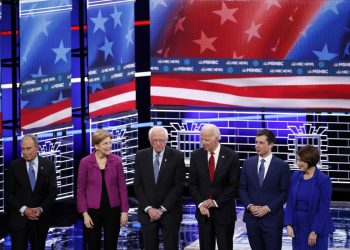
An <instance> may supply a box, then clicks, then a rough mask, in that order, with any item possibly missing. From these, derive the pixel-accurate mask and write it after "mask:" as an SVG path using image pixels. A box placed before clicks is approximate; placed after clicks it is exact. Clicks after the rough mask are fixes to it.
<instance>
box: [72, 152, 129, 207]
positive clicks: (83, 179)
mask: <svg viewBox="0 0 350 250" xmlns="http://www.w3.org/2000/svg"><path fill="white" fill-rule="evenodd" d="M105 180H106V188H107V193H108V198H109V203H110V205H111V207H112V208H113V207H117V206H120V209H121V212H128V210H129V204H128V191H127V187H126V183H125V177H124V172H123V165H122V161H121V158H120V157H119V156H117V155H114V154H109V155H108V156H107V163H106V168H105ZM101 193H102V173H101V170H100V168H99V166H98V164H97V160H96V157H95V152H93V153H91V154H90V155H88V156H86V157H84V158H83V159H81V161H80V164H79V172H78V187H77V205H78V212H79V213H84V212H87V210H88V208H93V209H99V208H100V202H101Z"/></svg>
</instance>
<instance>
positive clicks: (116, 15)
mask: <svg viewBox="0 0 350 250" xmlns="http://www.w3.org/2000/svg"><path fill="white" fill-rule="evenodd" d="M122 13H123V12H121V11H118V10H117V6H116V5H114V12H113V13H112V14H111V17H112V18H113V20H114V28H115V27H117V25H119V26H120V27H122V23H121V21H120V17H121V16H122Z"/></svg>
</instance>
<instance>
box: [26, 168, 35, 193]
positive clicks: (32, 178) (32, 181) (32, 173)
mask: <svg viewBox="0 0 350 250" xmlns="http://www.w3.org/2000/svg"><path fill="white" fill-rule="evenodd" d="M33 165H34V162H33V161H31V162H29V168H28V176H29V181H30V186H31V187H32V191H34V187H35V171H34V167H33Z"/></svg>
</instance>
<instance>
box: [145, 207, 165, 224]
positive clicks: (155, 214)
mask: <svg viewBox="0 0 350 250" xmlns="http://www.w3.org/2000/svg"><path fill="white" fill-rule="evenodd" d="M147 213H148V215H149V217H150V220H151V221H156V220H159V219H160V217H162V215H163V211H162V210H161V209H160V208H154V207H151V208H149V209H148V210H147Z"/></svg>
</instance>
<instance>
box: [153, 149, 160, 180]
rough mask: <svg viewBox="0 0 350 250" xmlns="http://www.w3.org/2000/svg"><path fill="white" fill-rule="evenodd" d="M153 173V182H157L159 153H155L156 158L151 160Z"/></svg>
mask: <svg viewBox="0 0 350 250" xmlns="http://www.w3.org/2000/svg"><path fill="white" fill-rule="evenodd" d="M153 173H154V182H155V183H157V180H158V173H159V154H156V158H155V160H154V162H153Z"/></svg>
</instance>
